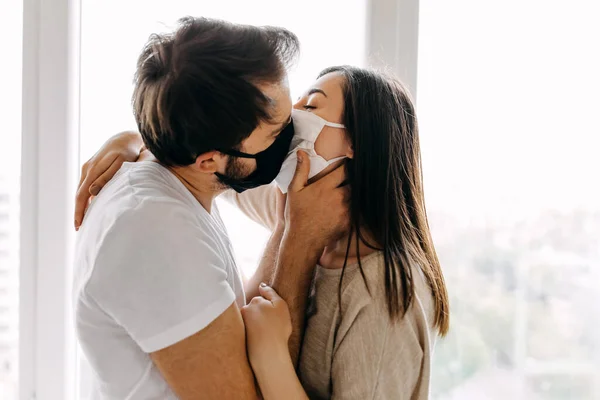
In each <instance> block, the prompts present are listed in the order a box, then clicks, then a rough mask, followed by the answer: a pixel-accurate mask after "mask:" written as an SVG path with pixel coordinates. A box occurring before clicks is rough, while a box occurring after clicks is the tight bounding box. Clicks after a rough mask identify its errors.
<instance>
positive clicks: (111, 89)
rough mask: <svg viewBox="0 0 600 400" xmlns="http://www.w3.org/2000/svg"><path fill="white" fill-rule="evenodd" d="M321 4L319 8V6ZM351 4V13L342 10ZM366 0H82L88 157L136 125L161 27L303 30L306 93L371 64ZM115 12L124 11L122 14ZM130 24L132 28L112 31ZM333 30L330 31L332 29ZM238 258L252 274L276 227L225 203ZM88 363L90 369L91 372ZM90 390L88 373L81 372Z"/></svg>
mask: <svg viewBox="0 0 600 400" xmlns="http://www.w3.org/2000/svg"><path fill="white" fill-rule="evenodd" d="M315 7H318V12H315V9H316V8H315ZM342 8H343V10H344V13H343V17H342V15H341V14H340V12H339V10H340V9H342ZM365 8H366V0H350V1H348V0H325V1H315V0H310V1H308V2H304V3H301V4H300V3H297V2H292V1H281V0H260V1H252V2H250V1H243V0H224V1H218V2H217V1H211V2H208V1H201V2H200V1H192V0H175V1H169V2H164V1H141V0H138V1H126V2H123V1H116V0H103V1H91V0H84V1H83V2H82V67H81V74H82V77H81V78H82V80H81V140H80V142H81V160H82V161H85V160H87V159H88V158H89V157H90V156H91V155H93V154H94V152H95V151H96V150H97V149H98V148H99V146H100V145H101V144H102V143H103V142H104V141H105V140H106V139H107V138H108V137H109V136H112V135H113V134H115V133H117V132H120V131H122V130H124V129H135V123H134V120H133V116H132V112H131V101H130V99H131V93H132V88H133V87H132V80H133V74H134V71H135V65H136V61H137V57H138V55H139V53H140V51H141V49H142V47H143V45H144V43H145V42H146V40H147V39H148V36H149V35H150V34H151V33H154V32H161V31H165V30H166V29H168V28H169V27H172V26H174V22H175V21H176V20H177V19H178V18H181V17H183V16H186V15H192V16H205V17H213V18H221V19H226V20H229V21H232V22H238V23H248V24H253V25H276V26H283V27H286V28H288V29H290V30H291V31H293V32H294V33H296V34H297V35H298V37H299V39H300V41H301V43H302V57H301V61H300V62H299V64H298V65H297V66H296V68H295V69H294V70H293V72H292V73H291V75H290V86H291V91H292V98H293V99H295V98H296V97H298V96H299V95H300V94H301V93H302V91H303V90H305V89H306V88H307V87H308V86H309V85H310V83H311V82H312V81H313V80H314V79H315V78H316V77H317V75H318V73H319V72H320V71H321V70H322V69H323V68H325V67H328V66H332V65H339V64H354V65H363V64H364V59H365V57H364V53H365V51H364V48H365V16H366V13H365ZM115 10H119V11H118V12H115ZM109 25H110V27H125V29H109ZM325 32H326V34H325ZM219 207H220V210H221V215H222V216H223V219H224V221H225V224H226V225H227V226H228V230H229V234H230V236H231V239H232V242H233V247H234V250H235V252H236V257H237V262H238V265H239V266H240V268H241V270H242V271H243V272H244V273H245V274H252V272H253V271H254V269H255V268H256V266H257V264H258V260H259V257H260V255H261V253H262V249H263V246H264V244H265V243H266V240H267V239H268V232H266V231H265V230H264V229H263V228H262V227H260V226H258V225H256V224H255V223H253V222H252V221H250V220H248V219H247V218H246V217H245V216H243V215H242V214H241V213H240V212H239V211H238V210H237V209H235V208H234V207H232V206H230V205H228V204H226V203H222V202H220V203H219ZM85 370H86V369H85V367H84V368H83V369H82V371H84V373H85ZM80 382H81V392H82V396H84V397H85V396H86V394H87V390H88V389H87V388H86V382H87V380H86V377H85V375H84V376H82V377H81V379H80Z"/></svg>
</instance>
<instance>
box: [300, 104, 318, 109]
mask: <svg viewBox="0 0 600 400" xmlns="http://www.w3.org/2000/svg"><path fill="white" fill-rule="evenodd" d="M302 108H304V109H305V110H314V109H315V108H317V107H315V106H310V105H308V104H306V105H304V106H302Z"/></svg>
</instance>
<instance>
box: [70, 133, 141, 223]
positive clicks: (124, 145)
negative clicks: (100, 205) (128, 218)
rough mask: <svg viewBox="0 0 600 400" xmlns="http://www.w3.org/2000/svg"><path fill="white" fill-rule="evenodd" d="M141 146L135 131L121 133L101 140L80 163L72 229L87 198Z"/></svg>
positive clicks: (136, 156)
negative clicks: (95, 151) (93, 152)
mask: <svg viewBox="0 0 600 400" xmlns="http://www.w3.org/2000/svg"><path fill="white" fill-rule="evenodd" d="M143 146H144V143H143V142H142V138H141V136H140V134H139V133H137V132H121V133H119V134H117V135H115V136H113V137H112V138H110V139H109V140H108V141H107V142H106V143H104V145H103V146H102V147H101V148H100V150H98V152H97V153H96V154H95V155H94V156H93V157H92V158H90V159H89V160H88V161H87V162H86V163H85V164H83V167H81V178H80V180H79V186H78V188H77V195H76V197H75V221H74V222H75V229H79V227H80V226H81V223H82V221H83V215H84V214H85V209H86V208H87V205H88V203H89V200H90V197H91V196H96V195H97V194H98V193H99V192H100V190H101V189H102V188H103V187H104V185H106V184H107V183H108V181H110V180H111V178H112V177H113V176H115V174H116V173H117V171H118V170H119V168H121V165H123V163H124V162H128V161H129V162H133V161H136V160H137V158H138V157H139V155H140V151H141V150H142V148H143Z"/></svg>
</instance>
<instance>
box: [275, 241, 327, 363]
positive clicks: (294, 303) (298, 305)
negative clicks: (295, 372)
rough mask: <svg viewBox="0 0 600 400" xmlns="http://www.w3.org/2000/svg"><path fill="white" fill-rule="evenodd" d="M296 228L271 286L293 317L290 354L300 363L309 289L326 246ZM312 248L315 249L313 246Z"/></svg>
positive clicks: (282, 251) (282, 249)
mask: <svg viewBox="0 0 600 400" xmlns="http://www.w3.org/2000/svg"><path fill="white" fill-rule="evenodd" d="M302 239H303V238H301V237H298V235H297V234H295V233H294V232H293V231H289V230H288V231H286V232H285V233H284V235H283V239H282V241H281V247H280V250H279V257H278V259H277V268H276V270H275V275H274V278H273V282H272V284H271V286H272V287H273V289H275V290H276V291H277V293H278V294H279V295H280V296H281V298H283V299H284V300H285V301H286V303H287V304H288V307H289V310H290V317H291V319H292V334H291V336H290V340H289V342H288V347H289V350H290V357H291V359H292V364H293V365H294V366H297V365H298V356H299V354H300V345H301V343H302V336H303V334H304V319H305V312H306V303H307V300H308V290H309V288H310V284H311V281H312V277H313V274H314V270H315V266H316V265H317V262H318V260H319V256H320V255H321V252H322V249H320V250H319V249H318V247H317V248H315V247H314V245H312V243H310V241H306V240H302ZM311 248H312V249H313V250H311Z"/></svg>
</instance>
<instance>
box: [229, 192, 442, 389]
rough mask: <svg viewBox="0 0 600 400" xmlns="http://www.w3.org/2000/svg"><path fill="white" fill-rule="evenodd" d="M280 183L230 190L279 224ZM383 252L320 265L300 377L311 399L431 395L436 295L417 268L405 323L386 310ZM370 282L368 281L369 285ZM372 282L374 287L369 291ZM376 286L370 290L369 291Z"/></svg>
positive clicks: (247, 207) (260, 217)
mask: <svg viewBox="0 0 600 400" xmlns="http://www.w3.org/2000/svg"><path fill="white" fill-rule="evenodd" d="M273 190H276V187H273V186H266V187H262V188H259V189H254V190H251V191H247V192H244V193H243V194H242V195H239V194H235V193H227V194H226V195H225V197H226V198H228V199H229V200H230V201H232V202H234V203H235V204H237V205H238V207H240V209H241V210H242V212H244V213H245V214H246V215H249V216H250V217H251V218H252V219H254V220H255V221H257V222H259V223H261V222H262V221H267V224H265V223H263V225H266V226H267V227H270V228H272V227H273V225H269V224H268V222H271V223H273V224H274V222H273V221H274V219H273V213H274V210H275V208H274V206H273V205H272V204H271V203H272V200H270V199H272V198H273V197H274V195H273ZM383 265H384V264H383V255H382V254H381V253H373V254H371V255H369V256H366V257H364V258H363V259H362V268H363V271H364V274H365V278H366V282H365V280H364V279H363V277H362V275H361V273H360V270H359V266H358V264H355V265H348V266H347V267H346V271H345V273H344V276H343V280H342V283H341V307H340V303H339V297H338V293H339V292H338V290H339V288H340V286H339V285H340V279H341V276H342V271H341V270H340V269H326V268H322V267H320V266H317V269H316V273H315V279H314V284H313V288H312V290H311V294H310V299H309V306H308V309H307V320H306V330H305V333H304V341H303V343H302V352H301V355H300V366H299V376H300V380H301V382H302V386H303V387H304V389H305V390H306V392H307V394H308V395H309V397H310V398H311V399H344V400H346V399H348V400H354V399H356V400H359V399H360V400H366V399H377V400H380V399H381V400H383V399H395V400H404V399H407V400H423V399H428V398H429V383H430V375H431V355H432V351H433V347H434V344H435V338H436V336H437V333H436V330H435V329H434V328H432V324H433V299H432V296H431V292H430V290H429V288H428V286H427V284H426V283H425V281H424V278H423V276H422V273H421V270H420V269H419V268H413V277H414V278H415V288H416V296H415V298H414V302H413V303H412V305H411V307H410V308H409V309H408V311H407V313H406V314H405V315H404V317H403V318H402V319H400V320H399V321H395V322H394V321H391V320H390V318H389V315H388V312H387V308H386V298H385V286H384V268H383ZM365 283H366V284H365ZM367 287H368V289H369V290H368V289H367ZM369 292H370V294H369Z"/></svg>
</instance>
